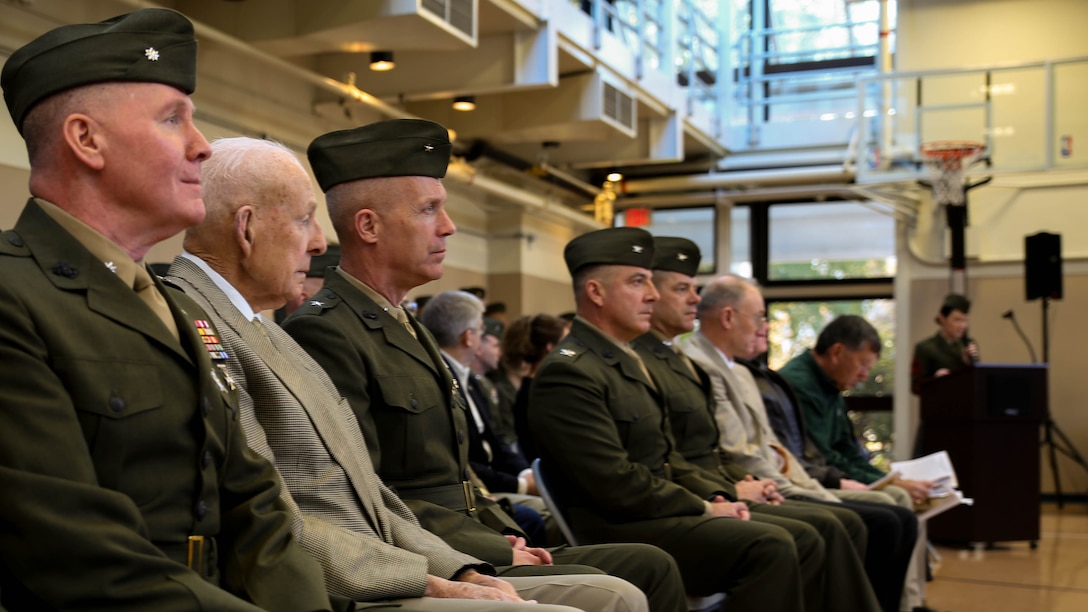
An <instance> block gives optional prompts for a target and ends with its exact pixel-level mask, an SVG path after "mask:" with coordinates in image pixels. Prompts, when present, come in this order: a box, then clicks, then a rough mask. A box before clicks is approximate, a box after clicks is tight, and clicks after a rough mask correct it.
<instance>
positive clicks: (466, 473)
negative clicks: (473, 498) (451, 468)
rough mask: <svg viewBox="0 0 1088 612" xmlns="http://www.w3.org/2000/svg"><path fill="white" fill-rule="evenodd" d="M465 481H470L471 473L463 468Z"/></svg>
mask: <svg viewBox="0 0 1088 612" xmlns="http://www.w3.org/2000/svg"><path fill="white" fill-rule="evenodd" d="M465 480H472V472H471V471H470V470H469V469H468V468H465Z"/></svg>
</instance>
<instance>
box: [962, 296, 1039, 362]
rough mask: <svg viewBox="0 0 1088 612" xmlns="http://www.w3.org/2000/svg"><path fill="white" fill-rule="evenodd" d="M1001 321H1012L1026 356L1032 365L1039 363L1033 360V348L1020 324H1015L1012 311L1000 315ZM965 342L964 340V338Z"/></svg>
mask: <svg viewBox="0 0 1088 612" xmlns="http://www.w3.org/2000/svg"><path fill="white" fill-rule="evenodd" d="M1001 318H1002V319H1008V320H1010V321H1012V326H1013V327H1015V328H1016V333H1017V334H1019V335H1020V339H1021V340H1023V341H1024V344H1025V345H1026V346H1027V347H1028V354H1030V355H1031V362H1032V363H1039V360H1038V359H1036V358H1035V347H1033V346H1032V345H1031V340H1028V337H1027V336H1026V335H1025V334H1024V330H1022V329H1020V324H1019V323H1017V322H1016V315H1015V314H1013V312H1012V309H1011V308H1010V309H1008V310H1006V311H1005V313H1004V314H1002V315H1001ZM964 339H965V340H966V338H964Z"/></svg>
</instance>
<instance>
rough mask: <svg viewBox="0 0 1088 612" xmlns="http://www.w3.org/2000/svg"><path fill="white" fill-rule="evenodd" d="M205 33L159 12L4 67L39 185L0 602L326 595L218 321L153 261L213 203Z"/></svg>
mask: <svg viewBox="0 0 1088 612" xmlns="http://www.w3.org/2000/svg"><path fill="white" fill-rule="evenodd" d="M195 80H196V40H195V39H194V37H193V27H192V24H191V23H190V22H189V21H188V20H187V19H186V18H185V17H183V16H182V15H181V14H179V13H176V12H174V11H170V10H165V9H146V10H140V11H136V12H133V13H129V14H127V15H122V16H119V17H115V18H113V19H110V20H107V21H103V22H100V23H93V24H78V25H67V26H62V27H59V28H56V29H54V30H52V31H49V32H47V33H45V34H43V35H41V36H40V37H38V38H37V39H35V40H33V41H31V42H30V43H28V44H27V45H25V46H23V47H22V48H20V49H18V50H16V51H15V52H14V53H13V54H12V55H11V57H10V58H9V59H8V60H7V62H6V63H5V65H4V68H3V72H2V74H0V86H2V87H3V90H4V99H5V102H6V103H7V107H8V110H9V112H10V113H11V117H12V119H13V120H14V123H15V126H16V127H17V128H18V130H19V132H20V133H21V134H22V135H23V138H24V140H25V141H26V144H27V151H28V154H29V158H30V193H31V194H32V196H33V197H32V198H31V199H30V201H29V202H28V203H27V204H26V207H25V208H24V209H23V211H22V213H21V215H20V217H19V219H18V221H17V223H16V225H15V228H14V229H12V230H8V231H6V232H3V233H2V234H0V363H2V364H3V367H2V368H0V395H2V396H3V398H4V401H3V407H2V408H0V491H3V495H4V502H3V503H2V504H0V525H2V527H0V532H2V535H0V608H6V609H7V610H11V611H16V610H45V609H49V610H54V609H55V610H72V609H92V608H93V609H101V610H134V611H135V610H139V611H144V610H198V609H199V610H232V611H254V612H255V611H257V610H262V609H265V610H283V611H285V612H286V611H299V610H328V609H330V602H329V598H328V596H327V595H326V593H325V585H324V581H323V578H322V573H321V568H320V566H318V564H317V562H316V561H314V560H313V559H312V558H311V557H310V556H309V555H307V554H306V553H305V551H303V550H302V548H301V547H300V546H298V544H297V542H296V541H295V540H294V539H293V538H292V536H291V530H290V526H291V525H290V522H291V517H290V516H289V515H288V513H287V512H286V510H285V507H284V506H283V504H282V502H281V501H280V500H279V499H278V498H279V485H278V481H277V480H276V478H275V475H274V472H273V469H272V466H271V465H270V464H269V463H268V462H266V461H264V460H263V459H261V458H259V457H258V456H257V455H255V454H254V453H253V452H252V451H250V450H249V449H248V447H247V446H246V442H245V439H244V437H243V434H242V431H241V427H240V425H239V423H238V418H237V411H236V400H237V394H236V391H235V389H234V387H233V384H232V382H231V380H230V377H229V376H228V375H227V374H226V371H225V370H224V369H222V367H221V366H222V364H223V361H224V360H225V358H226V356H227V355H226V353H225V352H224V350H223V348H222V347H221V346H220V345H219V344H218V340H217V338H216V336H217V332H216V329H215V328H214V326H212V325H211V324H210V323H209V319H210V317H208V316H207V315H206V314H205V313H204V312H203V311H202V310H201V309H200V308H199V307H198V306H197V305H196V304H195V303H194V302H193V301H192V300H189V299H187V298H186V297H185V296H184V294H182V293H181V292H179V291H176V290H174V289H171V288H168V287H167V286H165V285H164V284H163V283H162V282H161V281H160V280H158V279H157V278H154V277H153V275H151V274H150V273H149V271H148V269H147V267H146V266H145V265H144V264H143V263H142V260H143V257H144V255H145V254H146V253H147V251H148V249H150V248H151V246H152V245H154V244H155V243H157V242H159V241H161V240H163V239H165V238H168V237H170V236H172V235H174V234H176V233H178V232H179V231H181V230H182V229H184V228H186V227H187V226H190V225H194V224H196V223H198V222H200V221H201V219H203V217H204V205H203V202H202V201H201V186H200V165H201V162H203V161H204V160H205V159H207V158H208V155H209V154H210V149H209V146H208V142H207V141H206V140H205V139H204V137H203V136H202V135H201V134H200V132H199V131H198V130H197V129H196V126H195V125H194V124H193V104H192V102H191V101H190V99H189V96H188V94H190V93H192V91H193V89H194V86H195Z"/></svg>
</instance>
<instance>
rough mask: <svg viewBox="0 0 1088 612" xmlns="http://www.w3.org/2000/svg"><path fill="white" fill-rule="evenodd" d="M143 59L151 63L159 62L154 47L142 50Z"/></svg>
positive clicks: (157, 53)
mask: <svg viewBox="0 0 1088 612" xmlns="http://www.w3.org/2000/svg"><path fill="white" fill-rule="evenodd" d="M144 57H146V58H147V59H149V60H151V61H153V62H157V61H159V52H158V50H156V49H155V47H148V48H146V49H144Z"/></svg>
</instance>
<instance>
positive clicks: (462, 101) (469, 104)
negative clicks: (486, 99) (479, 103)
mask: <svg viewBox="0 0 1088 612" xmlns="http://www.w3.org/2000/svg"><path fill="white" fill-rule="evenodd" d="M453 110H459V111H465V112H468V111H474V110H476V96H457V97H456V98H454V99H453Z"/></svg>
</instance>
